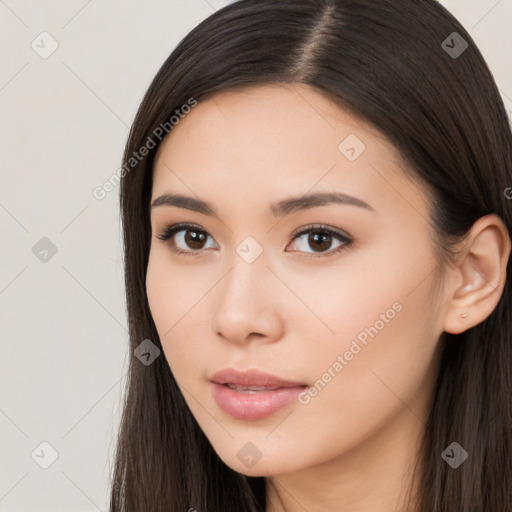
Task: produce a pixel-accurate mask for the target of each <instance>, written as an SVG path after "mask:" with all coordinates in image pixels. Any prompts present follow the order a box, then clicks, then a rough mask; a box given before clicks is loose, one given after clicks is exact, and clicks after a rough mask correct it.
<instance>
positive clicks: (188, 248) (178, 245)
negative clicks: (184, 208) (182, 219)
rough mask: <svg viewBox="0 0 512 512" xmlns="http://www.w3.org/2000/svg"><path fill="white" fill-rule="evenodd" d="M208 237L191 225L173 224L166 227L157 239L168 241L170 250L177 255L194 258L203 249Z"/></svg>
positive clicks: (205, 233)
mask: <svg viewBox="0 0 512 512" xmlns="http://www.w3.org/2000/svg"><path fill="white" fill-rule="evenodd" d="M209 236H210V235H209V234H208V233H207V232H206V231H204V230H202V229H199V228H198V227H197V226H194V225H191V224H174V225H172V226H168V227H167V228H166V229H165V231H164V232H163V233H161V234H160V235H159V236H158V237H157V238H159V239H160V240H163V241H164V242H165V241H169V242H170V245H171V249H172V250H173V251H174V252H176V253H179V254H187V255H192V256H195V255H196V254H199V253H200V252H202V249H204V248H205V242H206V241H207V240H208V237H209Z"/></svg>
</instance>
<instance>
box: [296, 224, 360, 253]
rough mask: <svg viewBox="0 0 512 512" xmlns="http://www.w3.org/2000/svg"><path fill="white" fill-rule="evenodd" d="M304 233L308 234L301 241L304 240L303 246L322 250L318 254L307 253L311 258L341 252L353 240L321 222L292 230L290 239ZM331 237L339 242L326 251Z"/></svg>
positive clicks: (331, 240) (331, 239) (297, 237)
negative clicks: (332, 248) (298, 229)
mask: <svg viewBox="0 0 512 512" xmlns="http://www.w3.org/2000/svg"><path fill="white" fill-rule="evenodd" d="M304 235H309V236H308V237H307V239H305V240H302V242H305V243H303V247H304V245H306V244H307V245H310V246H311V247H313V248H316V249H319V250H320V251H322V252H321V253H320V254H315V253H314V251H313V253H308V257H312V258H322V257H324V256H330V255H333V254H335V253H338V252H341V251H343V250H345V249H346V248H347V247H348V246H349V245H350V244H351V243H352V242H353V240H352V239H351V238H350V237H348V236H347V235H345V234H344V233H342V232H340V231H338V230H335V229H332V228H328V227H327V226H324V225H322V224H315V225H312V226H308V227H306V228H302V229H301V230H300V231H296V232H294V233H293V234H292V236H291V239H292V241H295V240H297V239H299V238H301V237H303V236H304ZM333 239H334V240H337V241H338V242H340V244H339V245H338V246H337V247H336V248H335V249H334V250H331V251H328V252H326V249H328V248H329V246H330V245H331V244H332V243H333ZM292 252H294V251H292ZM306 252H307V251H306Z"/></svg>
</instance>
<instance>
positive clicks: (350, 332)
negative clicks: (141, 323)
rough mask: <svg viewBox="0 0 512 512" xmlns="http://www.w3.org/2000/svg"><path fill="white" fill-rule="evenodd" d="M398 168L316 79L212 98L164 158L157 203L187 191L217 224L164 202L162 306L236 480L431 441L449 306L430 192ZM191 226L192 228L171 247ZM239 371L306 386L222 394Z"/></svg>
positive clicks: (198, 409) (166, 334)
mask: <svg viewBox="0 0 512 512" xmlns="http://www.w3.org/2000/svg"><path fill="white" fill-rule="evenodd" d="M399 164H400V160H399V159H398V155H397V153H396V151H395V150H394V149H393V147H392V146H391V145H390V144H389V143H387V142H386V140H385V139H384V138H383V137H382V136H380V135H379V134H378V133H377V132H375V131H374V130H372V129H371V128H370V127H369V126H367V125H366V124H363V123H362V122H361V121H359V120H357V119H356V118H354V117H352V116H351V115H349V114H348V113H346V112H345V111H343V110H340V109H339V108H338V107H336V106H335V105H334V104H333V103H331V102H330V101H329V100H328V99H326V98H325V97H323V96H322V95H320V94H318V93H317V92H315V91H314V90H313V89H311V88H308V87H307V86H303V85H294V86H293V87H284V86H283V87H281V86H259V87H253V88H250V89H246V90H245V91H238V92H224V93H221V94H219V95H216V96H215V97H212V98H211V99H208V100H205V101H200V102H199V103H198V105H197V106H196V107H194V109H192V111H191V112H190V113H189V114H188V115H187V116H186V117H184V118H183V119H182V120H181V121H180V122H179V124H178V125H177V126H175V127H174V129H173V131H172V132H171V133H170V135H169V136H168V137H167V139H166V140H165V141H164V143H163V144H162V146H161V147H160V149H159V153H158V155H157V160H156V162H155V174H154V182H153V190H152V202H153V201H154V200H156V199H157V198H160V197H161V196H163V195H166V194H168V195H171V194H174V195H183V196H186V197H188V198H191V200H194V201H204V202H207V203H208V205H209V206H210V208H211V210H212V211H213V212H214V213H211V212H210V213H208V210H207V209H205V208H204V207H203V209H202V211H197V210H196V209H194V208H193V205H192V203H189V204H188V206H189V207H188V208H185V207H183V206H184V203H183V202H182V203H181V205H182V206H179V205H177V204H176V202H174V204H170V201H169V202H168V203H169V204H166V202H165V201H162V200H160V201H159V203H161V204H159V205H155V206H153V207H152V208H151V225H152V238H151V251H150V258H149V266H148V271H147V280H146V286H147V294H148V299H149V305H150V308H151V313H152V316H153V319H154V321H155V324H156V327H157V329H158V334H159V337H160V340H161V343H162V346H163V350H164V355H165V357H166V359H167V361H168V363H169V366H170V368H171V370H172V373H173V375H174V377H175V379H176V381H177V383H178V385H179V386H180V388H181V389H182V392H183V395H184V398H185V400H186V402H187V404H188V406H189V408H190V411H191V412H192V414H193V415H194V417H195V419H196V420H197V422H198V424H199V426H200V427H201V429H202V430H203V431H204V433H205V435H206V436H207V437H208V439H209V440H210V442H211V444H212V446H213V448H214V449H215V450H216V452H217V453H218V455H219V456H220V457H221V459H222V460H223V461H224V462H225V463H226V464H227V465H228V466H230V467H231V468H232V469H234V470H235V471H238V472H240V473H244V474H247V475H252V476H261V475H273V474H279V473H288V472H293V471H298V470H301V469H306V468H311V467H313V466H317V465H319V464H322V463H328V462H329V463H331V462H332V461H334V460H336V459H339V460H341V459H340V457H341V458H343V457H345V456H346V457H349V456H350V457H354V456H355V454H360V455H361V457H363V455H364V456H365V457H366V459H365V460H371V458H372V457H373V455H374V454H375V453H376V451H379V450H380V448H378V449H377V448H376V447H377V446H379V447H384V446H386V447H387V448H383V449H387V450H388V451H389V453H390V454H394V456H395V457H398V458H399V457H400V456H401V455H399V454H403V455H404V457H405V454H406V453H407V452H408V450H410V446H411V443H413V442H415V440H417V439H418V432H419V431H420V430H421V428H422V427H423V426H424V421H425V420H426V417H427V407H428V404H429V400H430V396H431V392H432V386H433V383H434V380H435V377H436V372H437V366H436V365H437V357H436V356H437V352H436V347H437V345H438V339H439V336H440V335H441V333H442V332H443V328H442V310H443V302H442V301H443V297H442V295H443V294H442V293H436V292H437V291H439V290H440V288H439V289H438V288H437V286H438V284H437V281H436V279H437V277H436V276H437V272H435V271H436V270H439V268H438V267H437V265H436V259H435V255H434V247H433V242H432V239H431V234H430V231H429V226H428V218H429V212H428V209H427V203H426V192H425V191H424V190H422V189H420V188H417V186H416V185H415V184H413V183H412V182H411V181H409V179H407V178H406V176H405V174H404V171H403V170H402V169H401V168H400V167H399ZM400 165H401V164H400ZM313 194H345V195H346V196H351V197H352V198H355V199H351V200H346V201H345V202H332V201H330V200H329V198H327V199H326V200H325V201H324V202H317V201H311V202H308V201H307V200H306V198H307V197H308V196H309V195H313ZM340 197H341V196H340ZM291 198H296V201H295V202H291V203H288V201H290V199H291ZM331 199H332V198H331ZM282 202H285V203H283V204H280V203H282ZM365 205H366V206H365ZM177 223H185V224H191V225H192V226H191V227H188V228H187V227H185V228H183V227H181V228H179V229H178V230H177V232H175V233H174V234H173V235H172V236H171V237H170V238H168V239H167V240H166V241H164V240H161V239H160V238H159V237H161V236H162V235H163V234H164V232H165V231H166V229H167V228H168V227H169V226H172V225H175V224H177ZM318 225H320V226H321V227H319V226H318ZM310 228H311V229H310ZM326 230H332V231H333V232H334V233H330V232H329V231H326ZM297 231H299V233H298V234H295V233H296V232H297ZM176 250H181V251H184V253H178V252H176ZM225 368H234V369H238V370H240V371H245V370H248V369H257V370H260V371H262V372H267V373H270V374H273V375H274V376H277V377H279V378H281V379H283V380H285V381H291V382H293V383H296V384H299V385H305V386H308V387H303V388H301V389H298V390H297V389H295V390H294V389H290V388H288V389H287V390H286V389H283V388H281V389H280V390H279V389H278V390H274V391H269V390H268V389H267V390H266V391H256V390H253V391H254V392H253V393H248V392H247V390H245V391H244V390H242V391H235V390H229V389H228V388H227V387H226V386H225V385H224V386H223V385H221V384H212V382H211V381H210V379H211V378H212V377H213V375H214V374H215V373H216V372H218V371H219V370H222V369H225ZM269 386H270V384H268V385H267V387H269ZM270 387H276V386H270ZM277 387H279V386H277ZM299 393H300V394H299ZM218 395H221V396H222V397H223V398H222V397H221V398H220V399H219V402H218V401H217V400H216V396H218ZM283 397H284V398H289V400H288V401H286V400H285V401H284V402H283V403H281V402H279V400H281V399H283ZM290 397H291V398H290ZM222 400H224V401H222ZM290 400H291V401H290ZM237 401H238V402H237ZM265 401H267V402H270V403H271V405H272V404H274V406H275V404H276V403H278V402H279V403H280V404H281V407H277V406H276V407H274V408H271V407H266V406H265ZM219 403H227V405H226V406H225V408H224V407H221V406H220V405H219ZM237 403H238V405H237ZM244 403H246V405H247V407H245V406H244V405H243V404H244ZM262 403H263V404H262ZM230 404H231V405H230ZM230 407H231V408H233V409H234V411H231V409H230ZM230 411H231V412H230ZM369 446H372V447H373V448H372V449H371V450H370V449H368V447H369ZM365 447H366V448H365ZM365 450H366V451H365ZM372 450H373V451H372Z"/></svg>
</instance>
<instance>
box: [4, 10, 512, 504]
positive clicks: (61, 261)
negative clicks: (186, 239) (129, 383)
mask: <svg viewBox="0 0 512 512" xmlns="http://www.w3.org/2000/svg"><path fill="white" fill-rule="evenodd" d="M227 3H229V2H228V1H224V0H173V1H167V2H164V1H160V2H157V1H156V0H151V1H146V2H135V1H133V0H130V1H126V0H125V1H124V2H121V1H120V0H113V1H109V2H106V1H103V2H101V1H100V0H89V1H86V0H72V1H70V0H67V1H64V0H53V1H52V2H49V1H47V2H36V1H27V0H17V1H16V0H5V1H2V0H0V38H1V39H0V43H1V48H2V50H1V59H2V60H1V67H0V108H1V117H0V123H1V124H0V129H1V138H0V140H1V151H0V168H1V188H0V226H1V240H2V251H1V252H0V258H1V260H0V262H1V266H0V311H1V336H2V338H1V355H0V511H2V512H21V511H23V512H31V511H38V512H39V511H51V512H60V511H79V512H82V511H84V512H85V511H93V510H94V511H97V510H106V509H107V503H108V491H109V487H108V484H109V475H110V468H111V460H112V455H113V448H114V443H115V436H116V432H117V428H118V423H119V415H120V408H119V403H120V400H121V397H122V394H123V393H124V391H123V389H124V388H123V386H124V384H125V382H126V380H125V376H126V373H125V372H126V369H127V355H128V354H127V327H126V318H125V304H124V300H125V297H124V289H123V265H122V245H121V234H120V221H119V205H118V194H119V190H118V187H116V188H115V189H114V190H113V191H112V192H110V193H109V194H107V197H105V198H104V199H103V200H98V199H96V198H95V197H93V194H92V191H93V189H94V188H95V187H97V186H101V185H102V184H103V183H104V182H105V181H106V180H108V179H109V177H111V176H112V175H113V174H114V173H115V172H116V171H117V170H118V168H119V166H120V162H121V155H122V151H123V148H124V143H125V141H126V138H127V135H128V129H129V126H130V124H131V122H132V120H133V117H134V114H135V111H136V109H137V107H138V105H139V102H140V101H141V99H142V95H143V94H144V92H145V90H146V88H147V87H148V85H149V83H150V81H151V79H152V78H153V76H154V75H155V73H156V72H157V70H158V69H159V67H160V65H161V64H162V63H163V61H164V60H165V58H166V57H167V56H168V55H169V53H170V52H171V51H172V49H173V48H174V47H175V45H176V44H177V43H178V42H179V40H180V39H181V38H182V37H184V36H185V34H186V33H187V32H188V31H189V30H190V29H192V28H193V27H194V26H195V25H196V24H197V23H198V22H199V21H201V20H202V19H204V18H205V17H207V16H208V15H210V14H211V13H212V12H213V11H214V10H215V9H218V8H220V7H222V6H224V5H226V4H227ZM442 3H443V4H444V5H445V6H446V7H447V8H448V9H450V10H451V11H452V12H453V14H454V15H455V16H456V17H457V18H458V19H459V20H460V21H461V22H462V24H463V25H464V26H465V27H466V28H467V29H468V31H469V32H470V33H471V35H472V37H473V38H474V39H475V41H476V43H477V44H478V46H479V48H480V49H481V51H482V53H483V54H484V57H485V58H486V60H487V62H488V63H489V65H490V67H491V70H492V72H493V74H494V76H495V79H496V81H497V83H498V86H499V87H500V90H501V92H502V94H503V97H504V99H505V101H506V103H507V107H508V109H509V111H510V112H512V67H511V66H510V59H511V56H510V53H511V50H512V33H511V30H510V26H511V24H512V23H511V22H512V0H500V1H496V0H473V1H468V0H451V1H450V0H447V1H444V2H442ZM44 31H47V32H48V33H49V34H50V35H51V37H52V38H53V39H55V41H56V42H57V44H58V48H57V49H56V51H55V52H54V53H53V54H51V55H50V56H49V57H47V58H43V57H42V56H41V55H40V53H42V52H44V51H49V50H50V49H51V44H52V41H51V40H50V39H49V36H40V34H41V33H42V32H44ZM448 35H449V34H447V36H448ZM438 43H439V44H441V41H439V42H438ZM53 44H55V43H53ZM31 45H34V46H35V47H36V48H37V49H38V51H39V53H37V52H36V51H35V50H34V49H33V48H32V46H31ZM510 185H511V186H512V183H511V184H510ZM43 237H47V238H48V239H50V240H51V242H52V243H53V244H54V245H55V246H56V248H57V253H56V254H55V255H53V256H51V253H49V254H48V255H47V256H46V258H47V261H46V262H43V261H41V260H40V259H39V258H38V257H36V255H35V254H34V252H33V247H34V246H35V245H36V244H37V243H38V242H39V241H40V239H41V238H43ZM36 247H38V246H36ZM39 250H43V249H39ZM35 252H37V251H35ZM39 257H41V258H42V257H44V253H40V255H39ZM141 341H142V340H141ZM43 442H47V443H49V444H50V445H51V446H52V447H53V449H54V450H56V452H57V453H58V457H57V458H56V460H55V461H54V462H53V464H51V465H50V466H49V467H48V468H47V469H43V468H42V467H41V466H40V465H39V464H41V463H43V464H44V462H45V461H46V462H47V463H48V462H51V456H52V452H51V449H50V448H48V447H47V445H41V443H43Z"/></svg>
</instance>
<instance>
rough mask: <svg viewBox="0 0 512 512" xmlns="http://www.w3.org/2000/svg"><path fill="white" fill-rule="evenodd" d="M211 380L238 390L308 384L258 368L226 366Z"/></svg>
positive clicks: (263, 389) (260, 389)
mask: <svg viewBox="0 0 512 512" xmlns="http://www.w3.org/2000/svg"><path fill="white" fill-rule="evenodd" d="M210 381H211V382H214V383H216V384H221V385H226V386H228V387H230V388H231V389H236V390H237V391H255V392H261V391H270V390H274V389H279V388H296V387H303V386H307V384H306V383H305V382H299V381H290V380H286V379H282V378H281V377H278V376H276V375H272V374H271V373H266V372H262V371H260V370H256V369H250V370H237V369H235V368H225V369H223V370H221V371H219V372H217V373H215V374H214V375H213V376H212V377H211V378H210Z"/></svg>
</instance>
